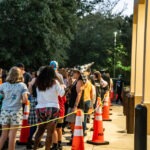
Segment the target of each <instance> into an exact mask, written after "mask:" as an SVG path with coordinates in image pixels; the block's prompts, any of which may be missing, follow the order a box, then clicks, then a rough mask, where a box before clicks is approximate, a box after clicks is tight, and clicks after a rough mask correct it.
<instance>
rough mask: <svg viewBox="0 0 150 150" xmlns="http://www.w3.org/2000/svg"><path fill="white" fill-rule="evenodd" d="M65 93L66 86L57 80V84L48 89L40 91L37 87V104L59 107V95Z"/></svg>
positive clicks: (41, 106) (40, 106)
mask: <svg viewBox="0 0 150 150" xmlns="http://www.w3.org/2000/svg"><path fill="white" fill-rule="evenodd" d="M64 94H65V90H64V87H63V86H61V85H60V84H59V82H58V81H57V80H56V84H54V85H53V86H52V87H50V88H48V89H46V91H39V89H38V88H37V102H38V104H37V106H36V108H44V107H55V108H59V102H58V96H61V97H62V96H63V95H64Z"/></svg>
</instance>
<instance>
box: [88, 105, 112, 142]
mask: <svg viewBox="0 0 150 150" xmlns="http://www.w3.org/2000/svg"><path fill="white" fill-rule="evenodd" d="M87 143H89V144H94V145H107V144H109V142H108V141H104V133H103V121H102V108H101V106H99V107H98V108H97V109H96V113H95V119H94V132H93V138H92V140H88V141H87Z"/></svg>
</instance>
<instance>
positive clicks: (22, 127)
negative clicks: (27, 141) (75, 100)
mask: <svg viewBox="0 0 150 150" xmlns="http://www.w3.org/2000/svg"><path fill="white" fill-rule="evenodd" d="M105 97H106V96H104V98H105ZM103 101H104V99H103V100H101V102H100V103H99V104H98V105H97V106H96V108H95V109H94V110H93V111H91V112H90V113H89V112H88V113H83V114H84V115H90V114H92V113H93V112H95V111H96V109H97V108H98V107H99V106H100V107H102V106H103ZM76 112H77V110H76V111H74V112H71V113H69V114H67V115H65V116H63V117H59V118H55V119H51V120H48V121H45V122H41V123H37V124H33V125H28V126H19V127H18V126H17V127H11V128H3V129H0V131H3V130H13V129H24V128H30V127H34V126H39V125H42V124H46V123H49V122H52V121H56V120H59V119H63V118H65V117H68V116H70V115H72V114H75V113H76Z"/></svg>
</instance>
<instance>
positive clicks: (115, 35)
mask: <svg viewBox="0 0 150 150" xmlns="http://www.w3.org/2000/svg"><path fill="white" fill-rule="evenodd" d="M116 43H117V32H114V70H113V74H114V78H115V77H116V68H115V65H116V60H115V59H116V58H115V57H116V52H115V49H116Z"/></svg>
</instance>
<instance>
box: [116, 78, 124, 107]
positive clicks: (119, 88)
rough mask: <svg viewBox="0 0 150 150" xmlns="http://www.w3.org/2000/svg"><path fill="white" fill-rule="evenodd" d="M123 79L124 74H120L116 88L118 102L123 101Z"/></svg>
mask: <svg viewBox="0 0 150 150" xmlns="http://www.w3.org/2000/svg"><path fill="white" fill-rule="evenodd" d="M123 84H124V82H123V80H122V75H119V77H118V80H117V81H116V88H117V99H116V104H117V103H119V100H120V102H121V103H122V95H121V94H122V89H123Z"/></svg>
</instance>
